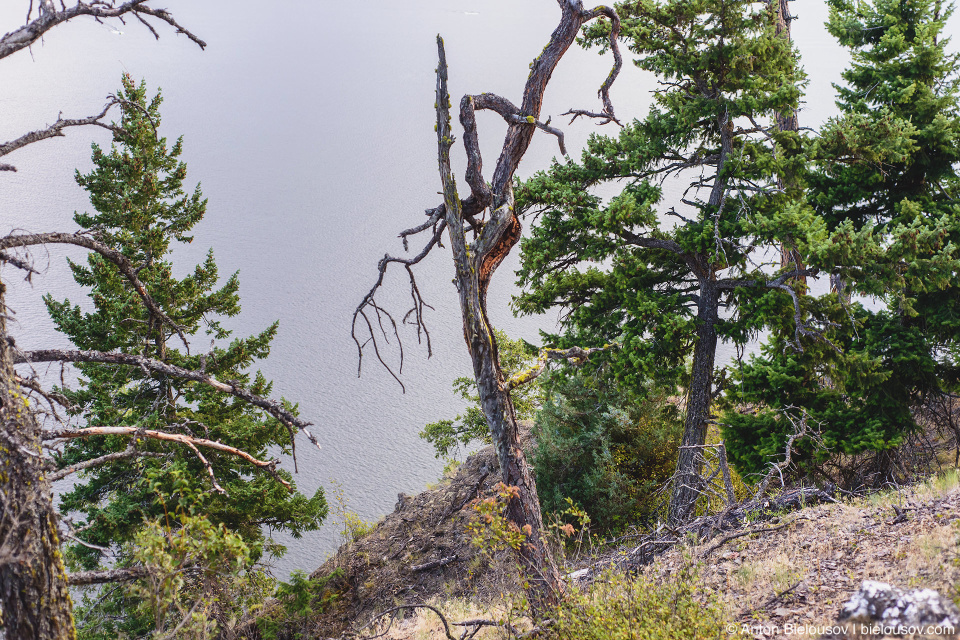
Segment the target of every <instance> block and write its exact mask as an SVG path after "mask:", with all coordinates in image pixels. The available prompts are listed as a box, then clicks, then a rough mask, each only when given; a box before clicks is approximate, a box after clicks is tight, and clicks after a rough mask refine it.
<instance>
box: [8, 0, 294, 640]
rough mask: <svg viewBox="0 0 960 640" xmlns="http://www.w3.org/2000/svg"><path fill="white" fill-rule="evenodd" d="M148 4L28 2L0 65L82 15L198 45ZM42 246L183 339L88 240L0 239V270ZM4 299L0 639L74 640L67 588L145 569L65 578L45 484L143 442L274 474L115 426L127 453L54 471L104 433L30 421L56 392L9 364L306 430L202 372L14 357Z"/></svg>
mask: <svg viewBox="0 0 960 640" xmlns="http://www.w3.org/2000/svg"><path fill="white" fill-rule="evenodd" d="M151 4H152V2H151V0H126V1H120V0H101V1H98V2H77V3H76V4H75V5H73V6H71V7H67V5H66V4H65V2H63V1H59V2H54V0H39V2H37V3H36V10H35V7H34V5H35V3H34V2H32V1H31V2H30V3H29V9H28V11H27V17H26V23H25V24H24V25H23V26H22V27H20V28H18V29H16V30H14V31H11V32H9V33H7V34H6V35H4V36H2V37H0V59H2V58H5V57H7V56H10V55H12V54H14V53H16V52H18V51H21V50H23V49H26V48H28V47H30V46H31V45H32V44H34V43H35V42H37V41H38V40H39V39H40V38H41V37H42V36H43V35H44V34H45V33H47V32H48V31H50V30H51V29H53V28H54V27H56V26H57V25H60V24H64V23H66V22H68V21H70V20H74V19H77V18H82V17H84V16H88V17H90V18H93V19H95V20H98V21H103V20H108V19H114V20H119V21H124V20H134V19H135V20H138V21H139V22H140V23H142V24H143V25H144V26H145V27H146V28H147V29H148V30H149V31H150V33H151V34H152V35H154V36H155V37H158V38H159V33H158V31H157V27H156V26H155V25H156V24H157V23H165V24H167V25H169V26H171V27H173V28H174V29H175V30H176V32H177V33H179V34H184V35H185V36H187V38H189V39H190V40H191V41H193V42H194V43H196V44H197V45H198V46H200V47H201V48H203V47H205V46H206V44H205V43H204V42H203V41H202V40H200V39H199V38H198V37H197V36H196V35H194V34H193V33H191V32H190V31H188V30H187V29H185V28H184V27H182V26H181V25H180V24H179V23H178V22H177V21H176V20H175V19H174V18H173V16H172V15H171V14H170V13H169V12H168V11H166V10H164V9H158V8H154V7H153V6H151ZM121 102H123V101H122V100H120V99H118V98H116V97H112V96H111V97H109V98H108V102H107V104H106V106H105V107H104V108H103V109H102V110H101V111H100V112H99V113H98V114H96V115H93V116H89V117H83V118H69V119H68V118H62V117H58V118H57V120H56V122H55V123H54V124H52V125H49V126H47V127H45V128H41V129H38V130H36V131H32V132H29V133H26V134H24V135H22V136H20V137H18V138H16V139H14V140H10V141H8V142H3V143H0V158H3V157H4V156H7V155H9V154H11V153H14V152H15V151H17V150H19V149H22V148H23V147H25V146H27V145H30V144H33V143H36V142H39V141H42V140H45V139H49V138H53V137H58V136H63V135H64V131H65V130H66V129H68V128H70V127H78V126H88V125H94V126H100V127H104V128H108V129H113V126H112V125H111V124H109V123H108V121H107V116H108V114H109V112H110V110H111V108H112V107H113V106H115V105H117V104H119V103H121ZM0 171H16V167H15V166H14V165H12V164H9V163H7V162H0ZM50 243H67V244H74V245H78V246H81V247H84V248H86V249H88V250H91V251H96V252H98V253H99V254H100V255H101V256H103V258H104V259H105V260H107V261H108V262H112V263H113V264H114V265H115V266H116V267H117V269H118V270H119V271H120V273H122V274H123V275H124V276H126V277H127V279H128V280H129V282H130V284H131V286H132V287H133V288H134V289H135V290H136V291H137V292H138V293H139V295H140V296H141V298H142V301H143V304H144V306H145V307H146V308H147V309H149V310H150V313H151V316H152V317H153V318H154V320H155V321H156V322H159V323H165V324H168V325H169V326H170V327H171V328H172V329H173V330H174V332H176V333H179V334H180V335H181V337H183V335H182V332H181V331H180V329H179V328H178V327H177V326H176V324H175V323H174V322H173V321H172V320H171V319H170V318H168V317H167V316H166V315H164V314H163V312H162V311H161V310H160V308H159V307H158V306H157V305H156V304H155V303H154V301H153V300H152V299H150V296H149V295H148V294H147V292H146V289H145V288H144V286H143V285H142V283H140V282H139V280H138V278H137V274H138V273H139V268H138V267H139V266H140V265H134V264H131V263H130V262H129V261H128V260H127V258H126V257H125V256H124V255H123V254H121V253H119V252H117V251H115V250H113V249H112V248H111V247H108V246H106V245H104V244H103V243H102V242H100V240H99V238H98V237H97V236H96V234H95V233H85V232H81V233H41V234H18V235H9V236H5V237H0V265H4V266H6V265H9V266H10V267H13V268H15V269H21V270H24V271H25V272H26V273H27V275H28V277H29V276H30V275H32V274H33V273H36V270H35V269H34V268H33V267H32V265H31V261H30V258H29V255H28V254H27V253H26V251H27V248H28V247H30V246H32V245H40V244H50ZM5 292H6V286H5V284H4V283H3V282H2V281H0V629H2V632H0V635H2V636H3V637H4V638H5V639H6V640H28V639H29V640H54V639H55V640H63V639H72V638H74V637H75V636H76V632H75V629H74V621H73V613H72V604H71V600H70V596H69V592H68V585H79V584H93V583H101V582H106V581H118V580H129V579H133V578H136V577H142V576H143V575H144V571H145V569H144V568H143V567H133V568H130V569H120V570H116V571H108V572H86V573H84V574H77V575H74V576H70V575H68V574H67V573H66V569H65V566H64V563H63V558H62V555H61V552H60V533H59V527H60V525H61V524H62V521H61V517H60V514H58V513H57V511H56V509H55V508H54V504H53V496H52V491H51V482H52V481H53V480H56V479H60V478H62V477H65V476H66V475H68V474H70V473H74V472H76V471H79V470H81V469H86V468H90V467H92V466H95V465H97V464H103V463H106V462H109V461H112V460H117V459H124V458H130V459H132V458H136V457H138V456H141V455H144V456H145V455H158V454H156V453H147V452H141V451H139V450H138V447H137V444H136V443H137V441H138V440H141V439H144V438H149V439H153V440H160V441H166V442H169V443H171V446H185V447H187V448H189V449H191V450H192V451H193V453H194V454H195V455H196V456H197V457H198V458H199V459H200V460H201V462H203V463H204V465H205V466H206V468H207V470H208V472H211V471H212V468H211V466H210V465H209V463H207V462H206V459H205V458H204V456H203V453H202V452H201V449H215V450H218V451H220V452H222V453H227V454H230V455H237V456H240V457H242V458H244V459H246V460H247V461H248V462H250V463H252V464H254V465H255V466H257V467H260V468H263V469H265V470H266V471H267V472H270V473H274V472H275V467H276V464H277V461H276V460H257V459H256V458H254V457H253V456H250V455H249V454H247V453H246V452H244V451H241V450H239V449H235V448H233V447H229V446H227V445H224V444H222V443H220V442H217V441H213V440H205V439H202V438H192V437H186V436H183V435H182V434H178V433H168V432H163V431H156V430H154V431H146V430H143V429H139V428H134V427H130V426H129V425H117V426H115V427H107V429H112V431H110V433H113V434H115V435H128V436H129V437H130V446H129V447H128V449H127V450H126V451H123V452H120V453H117V454H111V455H108V456H104V457H103V458H99V459H95V460H88V461H85V462H83V463H80V464H75V465H73V466H71V467H69V468H66V469H62V470H60V471H55V465H53V464H52V462H51V460H50V459H49V457H48V455H47V454H48V453H49V451H50V448H51V447H50V442H51V441H60V442H62V441H64V440H65V439H73V438H83V437H89V436H96V435H101V434H102V433H104V428H102V427H101V428H61V429H54V430H48V429H44V428H43V425H42V424H41V421H40V420H39V419H38V415H39V413H38V412H39V411H40V403H41V402H43V401H45V402H48V403H49V404H50V412H49V413H50V415H52V416H54V417H56V416H57V413H56V409H55V405H56V404H57V403H60V404H65V403H66V399H65V398H63V396H61V395H59V394H56V393H51V392H49V391H45V390H44V389H43V387H42V386H41V385H40V382H39V381H38V380H36V379H30V378H28V377H26V376H20V375H18V374H17V372H16V371H15V369H14V365H15V364H18V363H30V362H61V363H65V362H103V363H110V364H113V365H116V366H135V367H140V368H143V369H146V370H153V371H160V372H162V373H163V374H164V375H167V376H175V377H181V378H186V379H188V380H192V381H194V382H196V383H198V384H206V385H210V386H212V387H213V388H215V389H217V390H218V391H220V392H221V393H224V394H230V395H233V396H235V397H237V398H240V399H242V400H244V401H246V402H249V403H251V404H253V405H255V406H257V407H260V408H261V409H262V410H264V411H266V412H268V413H270V414H271V415H273V416H274V417H276V418H277V419H278V420H280V421H281V422H282V423H283V424H285V425H286V426H287V428H288V429H289V430H290V433H291V436H292V435H294V434H295V433H296V432H298V431H303V430H304V427H306V426H307V425H308V423H306V422H304V421H303V420H301V419H299V418H297V417H296V416H294V415H292V414H291V413H290V412H289V411H287V410H286V408H285V407H284V406H283V405H282V404H281V403H278V402H275V401H273V400H269V399H266V398H261V397H259V396H256V395H255V394H253V393H251V392H250V391H249V390H247V389H245V388H244V387H242V386H241V385H239V384H237V383H235V382H231V381H220V380H216V379H214V378H213V377H212V376H209V375H207V374H206V373H205V372H203V371H191V370H186V369H181V368H179V367H174V366H172V365H169V364H167V363H164V362H159V361H155V360H151V359H149V358H141V357H136V356H126V355H125V354H117V353H99V352H92V351H56V350H39V351H34V352H22V351H19V350H18V349H17V348H16V344H15V342H14V340H13V338H12V337H11V336H9V334H8V333H7V326H6V321H7V319H9V317H10V312H9V311H8V309H7V307H6V306H5V304H4V293H5ZM31 396H32V397H31ZM31 400H33V402H31ZM311 439H312V437H311ZM278 479H279V478H278ZM212 482H213V486H214V489H217V488H218V486H219V485H217V482H216V478H215V477H212ZM94 574H96V575H94Z"/></svg>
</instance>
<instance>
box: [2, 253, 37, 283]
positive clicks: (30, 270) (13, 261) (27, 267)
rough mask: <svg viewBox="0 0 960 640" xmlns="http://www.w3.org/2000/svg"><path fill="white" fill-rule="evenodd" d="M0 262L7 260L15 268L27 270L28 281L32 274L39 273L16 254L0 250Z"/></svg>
mask: <svg viewBox="0 0 960 640" xmlns="http://www.w3.org/2000/svg"><path fill="white" fill-rule="evenodd" d="M0 262H9V263H10V264H12V265H13V266H15V267H16V268H17V269H23V270H24V271H26V272H27V280H28V281H29V280H30V278H31V276H33V274H35V273H36V274H38V275H39V274H40V272H39V271H37V270H36V269H34V268H33V265H32V264H30V263H29V262H27V261H26V260H21V259H19V258H18V257H16V256H13V255H10V254H9V253H7V252H5V251H0Z"/></svg>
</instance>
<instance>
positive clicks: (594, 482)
mask: <svg viewBox="0 0 960 640" xmlns="http://www.w3.org/2000/svg"><path fill="white" fill-rule="evenodd" d="M598 380H599V378H597V377H592V376H586V375H574V376H569V377H561V376H559V375H557V376H551V379H550V382H549V385H548V386H549V389H550V391H549V392H548V394H547V399H546V401H545V402H544V405H543V408H542V409H541V411H540V414H539V415H538V417H537V421H536V425H535V427H534V434H535V438H536V449H535V450H534V451H533V455H532V458H533V467H534V472H535V473H536V480H537V491H538V493H539V495H540V505H541V507H542V508H543V510H544V511H545V512H547V513H553V514H561V513H562V512H563V511H564V510H566V509H567V508H568V507H569V506H570V505H569V503H567V501H566V499H567V498H571V499H572V500H573V502H574V503H576V504H578V505H579V506H581V507H582V508H583V509H584V510H585V511H586V512H587V513H588V514H589V516H590V521H591V523H592V525H593V526H594V530H595V531H598V530H599V532H606V531H613V530H617V529H620V528H622V527H624V526H626V525H627V524H630V523H633V522H636V521H637V520H639V519H642V518H643V517H644V516H647V515H649V514H650V513H651V512H652V511H653V510H654V508H655V504H654V500H653V493H654V491H655V490H656V489H657V488H658V487H659V486H660V485H662V484H663V483H664V482H665V481H666V480H667V479H668V478H669V477H670V476H671V474H672V473H673V470H674V465H675V464H676V459H677V457H676V456H677V448H678V446H679V443H680V439H681V435H682V428H683V427H682V424H681V423H680V419H679V417H678V412H677V409H676V407H675V406H673V405H672V404H670V403H669V402H667V400H666V398H664V397H661V396H658V395H656V394H655V393H652V392H651V393H648V394H647V396H646V397H645V398H644V399H639V398H638V397H636V396H633V395H632V394H626V393H625V392H623V391H622V390H621V389H619V388H616V387H611V386H605V383H602V382H598Z"/></svg>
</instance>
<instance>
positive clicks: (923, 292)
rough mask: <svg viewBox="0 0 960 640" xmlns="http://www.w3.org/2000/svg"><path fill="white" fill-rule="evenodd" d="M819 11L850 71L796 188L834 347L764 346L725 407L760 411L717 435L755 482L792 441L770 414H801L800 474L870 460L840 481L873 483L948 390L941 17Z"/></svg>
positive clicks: (949, 148) (951, 311)
mask: <svg viewBox="0 0 960 640" xmlns="http://www.w3.org/2000/svg"><path fill="white" fill-rule="evenodd" d="M830 6H831V14H830V21H829V23H828V28H829V29H830V31H831V33H832V34H833V35H834V36H836V37H837V38H838V39H839V41H840V43H841V44H843V45H844V46H846V47H848V48H850V50H851V54H852V64H851V66H850V67H849V68H848V69H847V70H846V71H844V73H843V80H844V84H842V85H839V86H837V87H836V89H837V91H838V100H837V106H838V107H839V109H840V116H839V117H837V118H835V119H833V120H831V121H830V122H828V123H827V125H826V126H825V127H824V129H823V130H822V131H821V132H820V134H819V136H818V137H817V139H816V140H815V141H814V143H813V145H812V146H811V148H810V158H811V161H812V165H811V171H810V173H809V176H808V182H809V187H810V190H809V198H810V202H811V203H812V205H813V206H814V207H815V208H816V210H817V213H818V214H819V215H820V216H821V217H822V218H823V220H824V221H826V223H827V226H828V229H829V230H830V231H831V232H832V233H833V236H834V238H835V239H836V242H835V243H834V246H833V247H831V248H828V249H827V250H825V251H824V253H823V254H822V255H821V256H819V263H820V264H821V266H822V267H823V268H824V269H825V270H828V271H831V272H833V274H834V291H833V293H832V294H831V295H830V296H826V297H825V298H823V299H821V300H820V301H818V302H817V303H816V305H815V308H811V311H812V312H813V313H817V314H821V315H822V316H824V317H829V318H830V319H831V321H832V322H834V323H835V324H836V329H835V330H833V331H832V332H831V333H830V338H831V340H832V341H833V346H828V345H826V344H824V343H821V344H819V345H816V344H805V345H804V348H803V349H802V350H796V349H789V348H787V345H786V344H785V340H784V339H783V337H782V336H783V333H782V332H775V333H774V337H773V339H772V340H771V341H770V343H769V344H768V345H766V346H765V347H764V349H763V352H762V355H761V357H759V358H757V359H754V360H753V361H752V362H751V363H749V364H748V365H747V366H746V367H744V369H743V371H741V372H740V373H738V377H739V381H740V384H739V385H738V388H737V393H736V394H735V396H734V398H733V399H734V400H735V402H736V403H738V404H739V405H740V406H747V405H750V406H755V407H763V408H762V409H760V410H758V411H757V412H756V413H753V412H746V413H741V412H738V411H735V410H731V411H729V412H728V414H727V415H726V416H725V418H724V420H723V422H724V423H726V424H727V425H729V426H728V427H727V429H726V437H727V440H728V446H729V450H730V451H731V453H732V454H733V456H734V458H735V460H736V462H737V463H738V465H739V466H740V467H741V468H742V469H744V470H750V471H759V470H760V469H761V468H762V467H763V466H764V465H765V464H767V462H768V461H769V457H770V456H772V455H775V454H777V453H779V452H782V450H783V445H784V442H785V441H786V439H787V437H788V436H789V435H790V430H791V428H792V427H791V426H790V424H789V421H787V420H784V419H783V418H782V416H781V415H780V411H782V410H783V409H784V408H785V407H788V406H795V407H801V408H803V409H804V410H806V411H807V412H808V414H809V416H810V420H812V421H813V422H815V423H816V424H819V425H822V431H823V433H822V436H823V444H824V445H825V447H824V448H822V449H820V450H815V449H814V448H813V447H811V446H810V444H809V443H808V444H806V445H804V446H801V447H800V448H799V451H798V452H797V453H798V455H797V456H796V457H795V460H797V461H799V462H801V463H806V464H807V465H808V467H810V468H811V469H812V468H815V467H816V466H817V465H818V464H819V463H820V462H823V461H824V460H826V459H827V458H828V457H829V456H831V455H840V454H843V455H856V454H860V453H863V452H867V451H874V452H878V453H879V455H878V456H877V457H876V458H875V462H876V463H877V464H876V465H874V466H872V467H871V468H869V469H861V470H860V472H859V473H857V474H853V475H852V476H851V478H849V479H848V481H850V482H860V481H861V480H862V478H863V477H864V476H868V475H871V473H872V472H877V473H873V475H874V481H885V480H886V479H887V475H888V474H889V473H890V472H891V471H892V469H891V468H890V465H891V462H892V460H891V458H890V457H889V456H888V455H886V452H890V451H891V450H893V449H894V448H896V447H897V446H898V445H899V444H900V443H902V442H903V440H904V438H905V437H906V436H908V435H909V434H911V433H913V432H916V431H917V430H918V429H919V425H918V424H917V422H916V419H915V417H914V411H913V410H914V409H915V408H916V407H918V406H919V405H921V404H922V403H923V402H924V401H925V400H926V399H927V398H929V397H930V396H931V395H933V394H940V393H943V392H946V391H949V390H952V389H956V388H957V383H958V381H960V368H958V366H957V362H956V355H957V348H958V342H957V337H958V336H960V304H958V303H960V288H958V286H957V276H958V270H960V261H958V260H960V255H958V253H957V251H958V243H960V215H958V214H960V207H958V205H957V202H958V198H960V176H958V173H957V163H958V162H960V110H958V81H960V79H958V71H960V67H958V57H957V55H956V54H950V53H948V52H947V45H948V42H949V41H948V40H947V39H943V38H942V33H943V29H944V25H945V21H946V19H947V17H948V16H949V15H950V13H951V12H952V7H949V6H947V5H945V4H944V3H943V2H940V1H939V0H872V1H870V2H851V1H848V0H831V1H830ZM844 254H846V255H844ZM878 303H879V305H878ZM878 307H879V308H878ZM783 330H786V329H785V328H783ZM811 465H812V466H811Z"/></svg>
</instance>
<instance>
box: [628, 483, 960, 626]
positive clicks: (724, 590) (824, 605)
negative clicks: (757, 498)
mask: <svg viewBox="0 0 960 640" xmlns="http://www.w3.org/2000/svg"><path fill="white" fill-rule="evenodd" d="M958 484H960V479H958V474H957V472H956V471H955V470H954V471H951V472H949V473H946V474H942V475H940V476H938V477H935V478H931V479H930V480H928V481H927V482H924V483H922V484H918V485H915V486H912V487H909V488H903V489H902V490H899V491H886V492H883V493H879V494H875V495H872V496H869V497H866V498H862V499H858V500H855V501H852V502H850V503H843V504H834V505H824V506H818V507H812V508H809V509H806V510H804V511H803V512H800V513H796V514H785V515H783V521H784V522H791V523H792V524H791V525H790V526H788V527H786V528H784V529H781V530H780V531H776V532H771V533H766V534H759V535H753V536H747V537H743V538H739V539H737V540H733V541H731V542H729V543H727V544H726V545H724V546H722V547H721V548H720V549H718V550H716V551H714V552H713V553H711V554H710V555H709V556H708V557H707V558H706V559H705V560H703V562H704V566H703V567H702V570H701V574H700V579H701V581H702V586H703V588H705V589H707V590H709V591H712V592H714V593H717V594H718V595H719V597H721V598H722V599H723V601H724V602H725V603H726V606H727V607H728V608H729V609H730V610H732V611H734V612H735V615H736V617H737V618H738V619H739V620H741V621H742V622H745V623H758V622H759V623H769V624H773V625H779V626H781V627H782V626H784V625H786V624H788V623H792V624H795V625H801V624H803V625H820V626H822V625H829V624H831V623H833V622H834V621H835V620H836V618H837V615H838V613H839V610H840V607H841V606H842V604H843V603H844V602H846V600H847V599H848V598H849V596H850V594H851V593H852V592H854V591H856V590H857V589H858V588H859V586H860V584H861V582H862V581H864V580H878V581H881V582H887V583H890V584H893V585H896V586H899V587H902V588H917V587H926V588H932V589H935V590H937V591H939V592H940V593H942V594H944V595H952V596H954V597H956V596H957V594H958V585H960V488H958ZM894 505H896V506H897V507H898V508H899V509H902V510H904V512H905V513H906V514H907V520H906V521H905V522H896V515H897V514H896V513H895V511H894V509H893V506H894ZM708 547H709V544H704V545H702V546H700V547H693V548H692V549H687V550H686V551H684V550H681V549H674V550H672V551H670V552H668V553H666V554H665V555H664V556H663V557H661V558H660V559H659V560H658V561H657V562H656V563H654V565H652V566H651V567H649V568H648V569H647V572H646V573H647V574H648V575H653V576H666V575H670V574H673V573H674V572H676V571H678V570H679V568H680V567H681V566H682V562H683V560H682V557H683V554H684V553H692V555H693V556H694V557H701V554H702V553H703V552H704V551H705V550H706V549H707V548H708ZM788 590H789V592H788V593H786V594H784V592H785V591H788ZM778 594H784V595H782V596H780V597H778ZM796 637H802V636H796Z"/></svg>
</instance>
